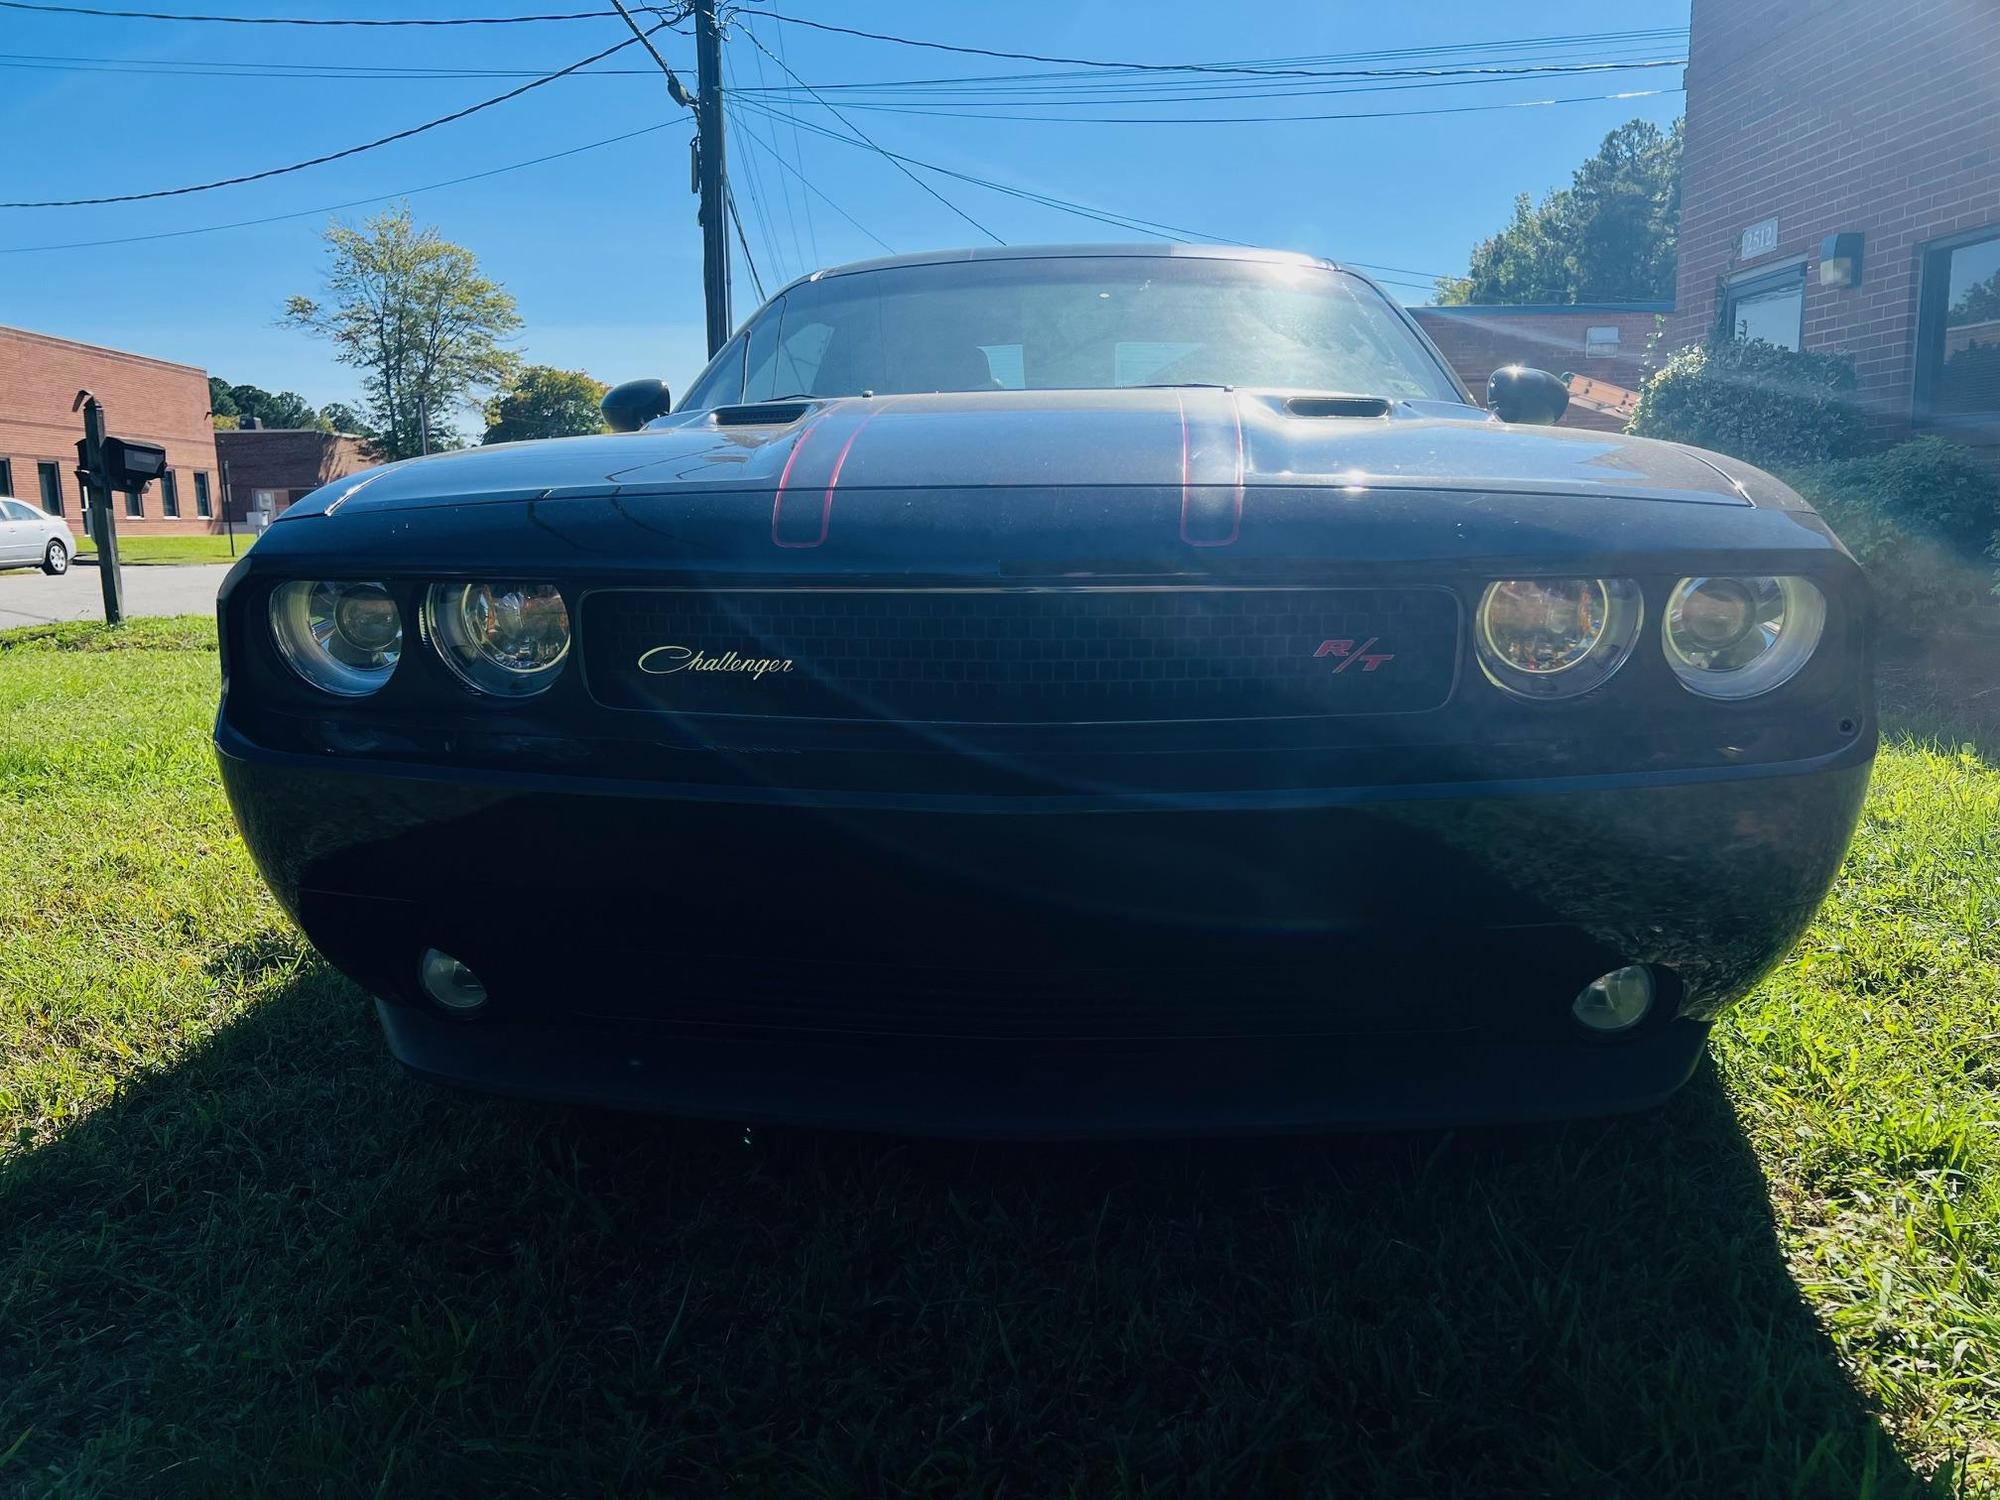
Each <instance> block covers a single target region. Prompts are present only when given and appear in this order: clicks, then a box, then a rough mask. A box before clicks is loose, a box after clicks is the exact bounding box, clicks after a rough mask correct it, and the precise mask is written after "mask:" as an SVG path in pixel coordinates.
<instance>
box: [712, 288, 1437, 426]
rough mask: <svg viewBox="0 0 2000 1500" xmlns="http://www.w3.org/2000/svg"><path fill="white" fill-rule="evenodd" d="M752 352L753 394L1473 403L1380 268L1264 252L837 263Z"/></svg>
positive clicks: (769, 325) (784, 307) (766, 330)
mask: <svg viewBox="0 0 2000 1500" xmlns="http://www.w3.org/2000/svg"><path fill="white" fill-rule="evenodd" d="M731 357H733V356H732V355H730V354H725V356H724V358H725V359H728V358H731ZM742 357H743V358H744V361H745V366H744V383H743V387H742V399H744V400H746V401H766V400H770V399H772V398H774V397H779V396H790V395H806V396H853V395H859V394H860V393H861V392H863V391H874V392H877V393H880V394H891V393H900V392H909V391H987V390H1078V389H1104V388H1109V387H1116V386H1144V385H1239V386H1276V387H1281V388H1286V389H1300V390H1313V391H1339V392H1348V393H1354V394H1364V395H1372V396H1389V397H1416V398H1428V399H1436V400H1446V401H1456V400H1458V399H1460V398H1459V396H1458V393H1457V392H1456V391H1455V390H1453V389H1452V386H1451V383H1450V381H1449V380H1448V379H1447V378H1446V376H1445V374H1444V372H1443V370H1442V369H1440V368H1439V366H1438V362H1437V361H1436V359H1434V358H1433V357H1432V355H1431V353H1430V351H1429V350H1427V349H1426V348H1425V347H1424V346H1423V344H1422V343H1421V342H1420V340H1419V339H1418V337H1417V336H1416V335H1415V334H1413V333H1412V332H1411V331H1410V329H1409V328H1408V327H1407V325H1405V324H1404V322H1403V321H1402V319H1401V318H1400V317H1398V316H1397V314H1396V313H1395V312H1394V310H1393V309H1391V308H1390V307H1389V305H1388V304H1387V303H1386V302H1384V301H1383V299H1382V297H1381V296H1380V295H1379V294H1378V293H1377V292H1376V291H1375V290H1374V289H1373V288H1372V287H1370V286H1369V285H1368V284H1367V283H1366V282H1364V281H1362V280H1360V279H1359V278H1358V277H1354V276H1351V275H1348V274H1347V273H1345V272H1342V271H1333V270H1328V269H1326V268H1324V267H1320V266H1307V265H1296V264H1271V263H1267V262H1256V261H1232V260H1202V259H1195V258H1185V257H1170V256H1071V257H1061V258H1045V259H1022V260H990V261H958V262H951V263H946V264H941V265H921V266H898V267H891V268H886V269H883V270H879V271H860V272H855V273H852V274H849V275H843V276H829V277H826V278H823V279H822V280H819V281H814V282H807V283H805V284H803V285H801V286H796V287H794V288H793V289H792V290H791V291H789V292H787V293H786V294H785V295H784V297H783V298H782V299H780V300H779V301H778V302H776V303H774V304H773V305H772V306H770V307H768V308H766V309H765V310H764V311H763V312H762V313H761V314H760V315H759V317H758V320H757V322H756V323H755V324H754V325H753V326H752V327H751V328H750V329H749V330H748V338H747V340H746V342H745V344H744V346H743V352H742ZM727 383H728V382H726V381H725V382H720V384H724V385H726V384H727ZM702 384H703V385H704V386H707V385H709V384H710V382H708V381H704V382H703V383H702ZM723 399H727V398H726V397H724V398H723Z"/></svg>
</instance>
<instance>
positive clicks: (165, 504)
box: [0, 328, 222, 536]
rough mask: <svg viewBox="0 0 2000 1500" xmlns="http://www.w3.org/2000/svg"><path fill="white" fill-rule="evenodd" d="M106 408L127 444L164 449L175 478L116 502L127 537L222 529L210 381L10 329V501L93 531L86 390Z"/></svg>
mask: <svg viewBox="0 0 2000 1500" xmlns="http://www.w3.org/2000/svg"><path fill="white" fill-rule="evenodd" d="M86 389H87V390H89V391H91V392H92V393H93V394H95V395H96V397H97V399H98V400H99V401H101V402H103V403H104V410H105V417H106V421H107V423H108V425H109V427H110V430H111V432H112V433H113V434H114V435H116V436H118V437H125V438H135V439H138V440H140V441H142V442H148V443H158V444H160V445H161V446H162V447H164V448H165V449H166V450H167V474H166V477H165V478H164V479H160V480H156V481H155V482H154V483H153V484H152V485H151V486H149V487H148V488H147V490H146V491H145V493H144V494H143V495H115V496H113V497H112V504H113V506H114V507H115V509H116V514H117V522H118V531H119V533H120V535H127V534H136V535H141V536H170V535H174V534H177V533H189V532H203V531H213V530H215V529H216V527H217V526H218V525H219V524H220V519H219V518H220V516H221V514H222V512H221V490H220V487H219V484H218V476H219V473H220V468H219V465H218V464H217V461H216V454H215V432H214V430H213V428H212V426H211V425H210V422H209V416H208V375H207V373H206V372H205V371H202V370H198V369H196V368H195V367H194V366H193V365H182V364H174V363H172V362H170V361H168V360H164V359H153V358H150V357H149V356H147V355H143V354H128V353H126V352H125V351H124V350H122V349H105V348H100V347H99V346H98V345H96V344H79V343H76V342H75V341H73V340H71V339H59V338H53V337H50V336H49V335H47V334H41V333H29V332H27V331H26V330H25V329H20V328H0V495H12V496H13V497H14V498H16V499H18V500H25V501H27V502H28V503H29V504H30V505H36V506H39V507H40V508H41V509H43V510H45V511H48V512H49V513H50V514H51V515H59V516H61V517H63V518H64V519H65V520H67V521H68V522H69V526H70V530H71V531H73V532H76V533H79V534H81V533H82V531H83V529H84V504H83V495H82V493H81V491H80V490H79V488H78V486H77V482H76V467H77V465H76V440H77V439H78V438H80V437H82V436H83V417H82V415H81V414H80V413H78V412H73V411H71V410H70V405H71V403H72V402H73V401H74V400H75V399H76V393H77V392H78V391H79V390H86Z"/></svg>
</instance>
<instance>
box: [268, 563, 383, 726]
mask: <svg viewBox="0 0 2000 1500" xmlns="http://www.w3.org/2000/svg"><path fill="white" fill-rule="evenodd" d="M267 612H268V614H269V617H270V622H271V639H272V641H273V642H274V643H275V644H276V645H277V648H278V654H279V655H280V656H282V657H283V658H284V659H285V661H286V663H287V664H288V665H289V666H290V667H291V669H292V670H293V671H294V672H296V673H298V675H299V676H300V677H301V678H303V679H304V680H305V681H306V682H308V683H310V684H311V685H312V686H313V687H316V688H318V689H319V690H320V691H321V692H323V693H331V694H333V695H334V696H335V697H337V698H365V697H367V696H368V695H369V694H371V693H376V692H380V691H381V689H382V686H383V684H385V683H387V682H388V680H389V679H390V677H391V676H393V675H394V674H395V671H396V664H397V663H398V662H399V661H401V660H402V657H403V615H402V611H401V610H400V609H399V608H398V607H397V604H396V600H395V596H394V595H392V594H391V593H390V592H389V586H388V585H387V584H385V583H380V582H374V581H363V582H352V581H347V580H339V579H315V578H294V579H291V580H288V581H287V582H284V583H281V584H279V585H278V586H277V587H276V588H274V589H272V590H271V599H270V604H269V606H268V611H267Z"/></svg>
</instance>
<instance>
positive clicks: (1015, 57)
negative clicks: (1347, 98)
mask: <svg viewBox="0 0 2000 1500" xmlns="http://www.w3.org/2000/svg"><path fill="white" fill-rule="evenodd" d="M757 14H759V15H765V16H769V17H770V18H771V19H772V20H774V21H789V22H791V23H792V24H793V25H794V26H808V27H811V28H812V29H813V30H815V31H831V32H838V33H839V34H840V35H842V36H854V37H863V38H866V39H867V40H869V41H872V42H893V43H895V44H896V45H898V46H902V47H921V48H924V49H926V50H929V51H933V52H956V53H961V54H965V55H968V56H972V57H997V58H1001V59H1004V60H1007V61H1011V62H1039V63H1059V64H1066V65H1069V66H1074V67H1085V68H1117V69H1121V70H1129V71H1131V72H1142V73H1252V74H1258V75H1263V76H1272V75H1276V76H1283V77H1329V76H1335V77H1351V76H1355V75H1354V74H1352V73H1339V74H1327V73H1321V72H1316V71H1314V70H1311V69H1304V68H1278V67H1268V66H1254V65H1249V64H1238V63H1146V62H1114V61H1107V60H1106V59H1104V58H1101V57H1060V56H1053V55H1051V54H1049V53H1044V52H1006V51H1001V50H999V49H997V48H993V47H968V46H963V45H960V44H957V43H953V42H933V41H924V40H920V39H919V38H916V37H908V36H894V35H891V34H890V33H887V32H881V31H863V30H861V29H859V28H857V27H853V26H836V25H834V24H833V23H832V22H830V21H809V20H806V19H805V18H804V17H802V16H788V15H781V14H779V13H778V12H777V11H774V10H765V11H758V12H757ZM1668 34H1682V35H1684V34H1685V33H1674V32H1669V33H1668ZM1559 40H1567V39H1565V38H1552V37H1533V38H1529V37H1521V38H1514V39H1510V41H1508V42H1506V43H1502V44H1501V45H1524V44H1528V43H1538V44H1547V43H1550V42H1554V41H1559Z"/></svg>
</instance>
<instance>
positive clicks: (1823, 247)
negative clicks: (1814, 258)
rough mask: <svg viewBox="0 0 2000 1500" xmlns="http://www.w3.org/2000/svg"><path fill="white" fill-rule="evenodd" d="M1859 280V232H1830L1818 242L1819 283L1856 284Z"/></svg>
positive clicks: (1826, 284) (1822, 284)
mask: <svg viewBox="0 0 2000 1500" xmlns="http://www.w3.org/2000/svg"><path fill="white" fill-rule="evenodd" d="M1860 282H1861V232H1860V231H1859V230H1853V231H1850V232H1848V233H1844V234H1830V235H1828V236H1827V237H1826V238H1825V239H1823V240H1821V241H1820V244H1819V284H1820V285H1821V286H1858V285H1859V284H1860Z"/></svg>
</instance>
